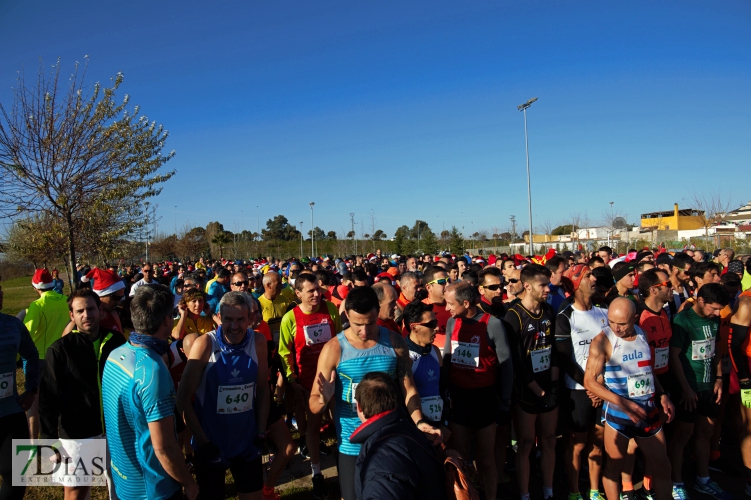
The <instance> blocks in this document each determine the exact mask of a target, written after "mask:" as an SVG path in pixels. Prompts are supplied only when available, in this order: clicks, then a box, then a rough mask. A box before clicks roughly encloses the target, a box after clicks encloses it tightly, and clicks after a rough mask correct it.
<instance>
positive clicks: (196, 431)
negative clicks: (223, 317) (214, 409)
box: [177, 335, 211, 445]
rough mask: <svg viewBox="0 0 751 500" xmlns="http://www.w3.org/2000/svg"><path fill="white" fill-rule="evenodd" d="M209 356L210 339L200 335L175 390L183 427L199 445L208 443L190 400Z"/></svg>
mask: <svg viewBox="0 0 751 500" xmlns="http://www.w3.org/2000/svg"><path fill="white" fill-rule="evenodd" d="M210 356H211V339H210V338H209V337H208V336H207V335H202V336H200V337H198V338H197V339H196V341H195V342H194V343H193V347H192V348H191V349H190V354H189V355H188V361H187V362H186V365H185V371H183V376H182V378H181V379H180V385H179V386H178V388H177V411H178V413H179V414H180V415H182V417H183V419H184V420H185V425H186V426H187V427H188V429H190V431H191V432H192V433H193V436H194V437H195V438H196V441H197V443H198V444H199V445H202V444H206V443H208V442H209V438H208V437H207V436H206V433H205V432H203V427H201V422H200V421H199V420H198V415H196V412H195V410H194V409H193V404H192V402H191V400H192V399H193V395H194V394H195V393H196V389H198V385H199V384H200V383H201V378H202V377H203V371H204V370H205V369H206V365H207V364H208V362H209V357H210Z"/></svg>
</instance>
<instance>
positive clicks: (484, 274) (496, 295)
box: [477, 267, 506, 319]
mask: <svg viewBox="0 0 751 500" xmlns="http://www.w3.org/2000/svg"><path fill="white" fill-rule="evenodd" d="M501 276H502V275H501V270H500V269H498V268H497V267H486V268H485V269H483V270H482V271H480V274H479V275H478V280H479V292H480V302H479V303H478V305H477V307H478V308H479V309H480V310H481V311H482V312H486V313H488V314H491V315H493V316H495V317H496V318H498V319H503V317H504V316H505V315H506V307H505V306H504V305H503V284H502V283H501Z"/></svg>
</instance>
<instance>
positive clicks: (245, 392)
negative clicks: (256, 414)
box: [216, 382, 255, 415]
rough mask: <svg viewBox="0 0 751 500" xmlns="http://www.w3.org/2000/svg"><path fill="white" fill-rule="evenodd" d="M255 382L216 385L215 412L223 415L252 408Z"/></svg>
mask: <svg viewBox="0 0 751 500" xmlns="http://www.w3.org/2000/svg"><path fill="white" fill-rule="evenodd" d="M254 389H255V383H253V382H251V383H250V384H241V385H220V386H219V387H217V398H216V412H217V413H222V414H224V415H227V414H230V413H243V412H246V411H250V410H252V409H253V395H254V394H255V390H254Z"/></svg>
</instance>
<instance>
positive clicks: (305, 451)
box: [300, 443, 310, 458]
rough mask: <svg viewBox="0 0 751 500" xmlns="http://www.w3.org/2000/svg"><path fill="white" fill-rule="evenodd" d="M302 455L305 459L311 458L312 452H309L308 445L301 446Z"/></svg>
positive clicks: (302, 444)
mask: <svg viewBox="0 0 751 500" xmlns="http://www.w3.org/2000/svg"><path fill="white" fill-rule="evenodd" d="M300 455H302V456H303V457H304V458H310V452H308V445H307V444H305V443H301V444H300Z"/></svg>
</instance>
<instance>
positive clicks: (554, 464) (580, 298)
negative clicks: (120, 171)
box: [0, 247, 751, 500]
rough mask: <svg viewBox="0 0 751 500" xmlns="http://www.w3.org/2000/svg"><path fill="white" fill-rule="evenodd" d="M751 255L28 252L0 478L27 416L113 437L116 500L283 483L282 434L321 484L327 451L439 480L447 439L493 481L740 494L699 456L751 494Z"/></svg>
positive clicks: (258, 491) (7, 492)
mask: <svg viewBox="0 0 751 500" xmlns="http://www.w3.org/2000/svg"><path fill="white" fill-rule="evenodd" d="M750 272H751V260H747V261H744V260H741V259H736V256H735V255H734V252H733V250H731V249H722V250H719V251H717V252H715V253H714V254H709V253H707V252H703V251H700V250H684V251H679V252H668V251H666V250H665V249H664V248H655V249H651V250H650V249H643V250H641V251H636V250H632V251H629V252H628V253H627V254H625V255H617V254H614V253H613V251H612V250H611V249H610V248H608V247H602V248H600V249H599V250H598V251H596V252H591V253H587V252H563V253H562V254H557V253H556V252H554V251H550V252H548V253H547V254H546V255H543V256H528V257H523V256H521V255H512V256H507V255H505V254H504V255H501V256H495V255H489V256H487V258H483V257H480V256H470V255H449V254H447V253H443V254H441V255H436V256H430V255H425V256H406V257H402V256H398V255H391V256H386V255H381V252H380V251H378V252H377V253H376V254H369V255H366V256H361V255H358V256H349V257H346V258H343V259H338V258H337V259H334V258H333V257H324V258H315V259H308V258H302V259H287V260H276V259H274V258H271V257H268V258H266V259H259V260H256V261H224V260H222V261H220V262H207V261H204V260H203V259H201V260H200V261H198V262H190V263H187V262H186V263H159V264H156V263H155V264H152V263H142V264H140V265H138V266H128V267H125V266H119V267H118V266H112V267H109V268H93V269H88V268H81V269H79V276H77V277H76V280H75V281H76V283H77V285H76V286H75V290H73V291H72V292H71V293H69V294H68V296H65V295H63V291H64V284H63V283H62V281H61V280H60V279H59V277H58V276H57V274H56V271H54V270H53V271H52V272H50V271H48V270H47V269H38V270H37V271H36V273H35V275H34V277H33V279H32V285H33V287H34V289H35V290H36V291H37V293H38V294H39V299H38V300H35V301H34V302H32V303H31V304H29V306H28V308H26V309H24V310H23V311H22V312H21V313H20V314H19V316H18V317H12V316H9V315H6V314H0V346H1V347H2V348H1V349H0V473H2V478H3V481H2V486H0V500H4V499H12V498H13V499H14V498H23V496H24V494H25V491H24V488H22V487H12V486H11V479H10V478H11V476H10V474H11V444H10V443H11V440H12V439H28V438H29V436H32V437H35V438H36V437H41V438H49V439H58V440H59V442H60V443H61V445H62V446H63V448H64V449H65V450H66V452H68V453H70V454H71V455H75V453H76V446H77V443H79V442H81V441H82V440H86V439H92V438H100V439H106V440H107V451H108V467H107V471H106V476H107V480H108V492H109V497H110V498H121V499H123V500H131V499H173V498H183V495H185V496H186V497H187V498H190V499H193V498H197V497H198V498H203V499H217V498H224V497H225V474H226V472H227V471H228V470H229V471H230V472H231V474H232V477H233V479H234V485H235V489H236V491H237V492H238V495H239V498H241V499H275V498H280V497H279V493H278V492H277V491H275V487H276V486H277V485H278V484H277V483H278V481H279V478H280V475H281V474H282V472H283V470H284V469H285V467H286V466H287V464H288V462H289V461H290V460H291V459H292V457H293V456H294V455H295V454H297V453H299V454H301V455H303V456H304V457H305V458H306V459H308V460H309V463H310V481H311V483H310V485H311V486H312V496H313V498H315V499H323V498H329V497H331V495H329V491H328V489H329V486H331V485H330V484H328V485H327V482H326V481H325V479H324V477H323V474H322V468H321V457H322V455H327V454H335V455H336V463H337V469H338V484H339V490H340V493H341V497H342V498H343V499H345V500H354V499H376V498H398V499H402V498H404V499H407V498H425V499H441V498H446V497H447V496H446V495H447V494H449V493H447V488H445V485H446V483H447V478H446V476H445V473H444V468H443V465H442V461H441V454H442V453H443V452H442V451H441V450H442V449H444V448H448V449H453V450H456V451H457V452H458V453H459V454H460V455H461V456H462V457H463V458H464V459H465V461H466V463H467V464H468V467H470V468H474V472H472V474H471V476H472V477H473V482H474V483H475V485H476V486H477V489H478V490H479V493H480V495H481V497H482V498H485V499H495V498H509V497H510V495H511V493H510V492H511V491H513V492H514V493H513V496H514V497H519V498H521V499H522V500H525V499H528V498H529V497H530V490H532V491H533V492H534V495H536V496H539V495H540V493H541V495H542V497H543V498H545V499H547V498H553V487H554V477H558V478H563V480H564V481H565V482H566V483H567V484H566V487H567V494H568V498H569V499H571V500H576V499H582V498H589V499H591V500H594V499H598V498H605V497H607V498H608V499H611V500H613V499H618V498H623V499H633V498H647V499H651V498H654V499H667V498H674V499H686V498H690V497H693V496H694V495H695V493H693V492H692V490H693V491H695V492H697V493H701V494H705V495H710V496H711V497H714V498H717V499H720V500H726V499H732V498H733V497H732V495H730V494H729V493H728V492H725V491H723V489H722V488H721V487H720V486H719V485H718V484H717V482H716V481H715V480H713V479H712V477H711V476H712V475H713V474H723V475H725V476H728V477H731V478H736V479H731V480H737V481H742V480H744V478H745V481H746V483H745V494H746V495H747V496H748V497H751V361H750V360H751V342H749V335H748V333H749V331H748V330H749V325H751V274H749V273H750ZM1 306H2V288H0V307H1ZM19 359H20V363H21V364H22V366H23V371H24V374H25V388H24V390H23V392H22V393H21V394H19V391H17V389H16V384H15V382H16V368H17V366H18V363H19V361H18V360H19ZM326 429H330V430H329V431H327V430H326ZM292 431H295V432H296V433H297V434H298V435H299V438H298V439H297V440H294V439H293V437H292V436H293V434H292ZM331 431H333V434H334V435H335V437H336V444H335V445H334V444H333V443H331V446H327V444H326V443H325V441H324V439H323V438H324V435H326V434H327V432H331ZM723 436H732V438H731V439H730V440H728V439H727V438H726V442H725V443H724V445H723V448H725V449H727V447H728V446H735V447H740V454H741V456H742V457H743V463H742V464H737V463H736V464H734V463H732V461H731V460H728V459H727V457H725V456H723V455H721V453H720V441H721V439H722V438H723ZM689 445H690V446H689ZM268 453H270V454H271V460H270V461H268V462H267V463H264V461H263V460H262V457H263V455H265V454H268ZM684 457H690V460H691V462H692V466H691V467H684V464H683V462H684ZM687 469H688V470H692V472H695V477H694V478H686V479H689V481H688V482H687V483H684V477H683V473H684V471H686V470H687ZM557 473H559V474H557ZM639 483H641V487H640V488H639V489H637V490H636V491H635V488H634V485H635V484H639ZM582 485H585V486H584V487H582ZM601 485H602V487H601ZM688 485H690V487H689V486H688ZM561 486H562V485H561V484H560V483H558V485H557V486H556V488H557V489H559V490H560V489H561ZM64 489H65V498H66V499H73V498H81V499H83V498H86V497H87V495H89V494H90V491H89V488H88V487H80V486H65V487H64ZM557 496H558V497H560V496H561V494H560V492H559V493H558V495H557ZM700 497H701V496H700V495H697V496H696V498H700Z"/></svg>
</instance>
